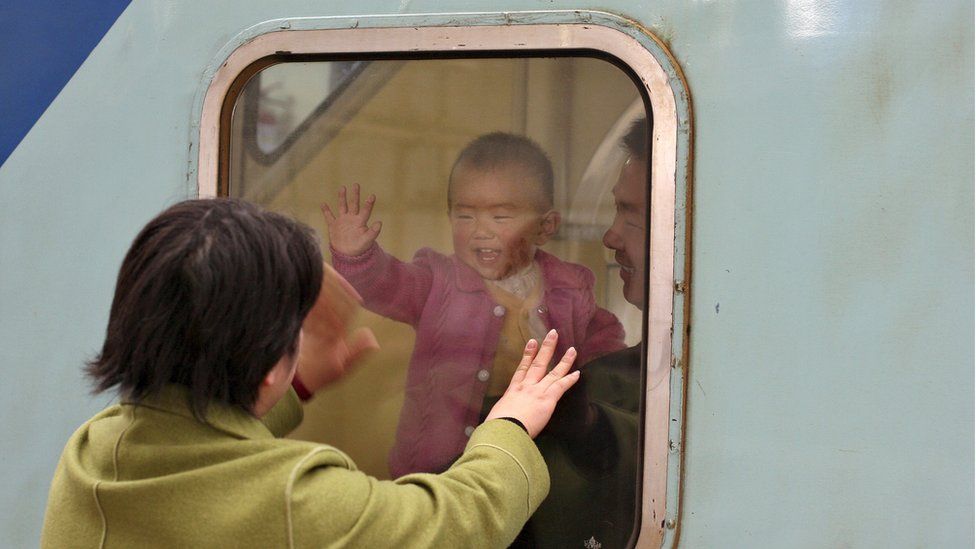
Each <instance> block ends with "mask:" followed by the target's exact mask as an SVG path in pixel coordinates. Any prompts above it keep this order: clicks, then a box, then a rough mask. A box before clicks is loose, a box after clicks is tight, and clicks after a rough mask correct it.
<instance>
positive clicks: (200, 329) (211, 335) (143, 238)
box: [87, 199, 322, 419]
mask: <svg viewBox="0 0 976 549" xmlns="http://www.w3.org/2000/svg"><path fill="white" fill-rule="evenodd" d="M321 284H322V255H321V251H320V250H319V246H318V243H317V241H316V239H315V237H314V234H313V233H312V231H311V229H309V228H308V227H307V226H305V225H302V224H301V223H298V222H296V221H293V220H291V219H288V218H287V217H285V216H282V215H279V214H276V213H272V212H268V211H265V210H262V209H261V208H259V207H257V206H255V205H253V204H250V203H248V202H245V201H243V200H237V199H212V200H187V201H185V202H180V203H179V204H176V205H174V206H172V207H170V208H168V209H167V210H166V211H164V212H163V213H161V214H159V215H158V216H156V218H155V219H153V220H152V221H150V222H149V224H148V225H146V227H145V228H144V229H143V230H142V232H140V233H139V235H138V236H137V237H136V239H135V241H134V242H133V243H132V247H131V248H130V249H129V252H128V253H127V254H126V256H125V260H124V261H123V262H122V268H121V269H120V270H119V279H118V282H117V284H116V286H115V297H114V299H113V300H112V310H111V312H110V314H109V321H108V330H107V333H106V336H105V344H104V346H103V347H102V351H101V353H99V355H98V356H97V357H96V358H95V359H94V360H92V361H91V362H89V363H88V368H87V372H88V374H89V375H90V376H91V377H92V379H93V380H94V383H95V391H96V392H101V391H104V390H107V389H110V388H112V387H115V386H118V389H119V393H120V395H121V396H122V398H123V399H125V400H128V401H132V402H139V401H140V400H142V399H143V398H144V397H146V396H148V395H151V394H154V393H156V392H157V391H159V390H160V389H161V388H162V387H163V386H164V385H166V384H170V383H175V384H179V385H183V386H185V387H186V388H188V389H189V394H190V404H191V406H192V409H193V413H194V414H195V415H196V416H197V417H199V418H201V419H202V418H203V417H204V416H205V413H206V407H207V404H208V403H210V402H221V403H225V404H230V405H233V406H238V407H240V408H243V409H245V410H248V411H250V410H251V408H252V407H253V405H254V403H255V401H256V399H257V391H258V387H259V386H260V383H261V381H262V380H263V379H264V377H265V375H267V373H268V371H269V370H270V369H271V368H272V367H273V366H274V365H275V364H276V363H277V362H278V361H279V360H280V359H281V358H282V357H284V356H286V355H292V354H293V353H295V352H296V351H297V348H296V345H297V342H298V335H299V332H300V330H301V327H302V321H303V320H304V319H305V316H306V315H307V314H308V312H309V310H310V309H311V308H312V305H313V304H314V303H315V299H316V298H317V297H318V293H319V288H320V287H321Z"/></svg>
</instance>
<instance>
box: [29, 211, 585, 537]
mask: <svg viewBox="0 0 976 549" xmlns="http://www.w3.org/2000/svg"><path fill="white" fill-rule="evenodd" d="M343 282H344V281H343V280H342V279H341V277H339V276H338V275H337V274H335V273H334V272H332V271H331V270H328V269H327V268H325V267H324V266H323V263H322V257H321V254H320V251H319V248H318V244H317V243H316V241H315V239H314V238H313V235H312V233H311V231H310V230H309V229H308V228H307V227H305V226H303V225H301V224H299V223H296V222H294V221H292V220H290V219H288V218H285V217H284V216H281V215H278V214H274V213H271V212H267V211H264V210H261V209H259V208H258V207H256V206H254V205H251V204H249V203H247V202H244V201H240V200H231V199H217V200H190V201H186V202H182V203H179V204H177V205H175V206H173V207H171V208H169V209H167V210H166V211H164V212H163V213H161V214H160V215H159V216H157V217H156V218H155V219H153V220H152V221H150V222H149V224H148V225H147V226H146V227H145V228H144V229H143V230H142V232H141V233H140V234H139V235H138V236H137V237H136V239H135V242H133V244H132V247H131V248H130V250H129V252H128V254H127V255H126V257H125V260H124V261H123V263H122V268H121V270H120V273H119V278H118V282H117V285H116V291H115V297H114V300H113V302H112V308H111V312H110V315H109V323H108V330H107V334H106V338H105V343H104V346H103V347H102V350H101V353H100V354H99V355H98V356H97V357H96V358H95V359H94V360H93V361H92V362H91V363H90V364H89V367H88V373H89V375H90V376H91V378H92V379H93V380H94V382H95V385H96V391H104V390H107V389H111V388H117V389H118V391H119V394H120V397H121V401H120V403H119V404H117V405H114V406H111V407H109V408H107V409H106V410H104V411H102V412H101V413H99V414H97V415H96V416H95V417H93V418H92V419H90V420H89V421H88V422H87V423H85V424H84V425H83V426H82V427H81V428H79V429H78V431H76V432H75V434H74V435H73V436H72V437H71V439H70V440H69V442H68V444H67V446H66V448H65V451H64V453H63V454H62V456H61V461H60V462H59V464H58V468H57V471H56V473H55V476H54V480H53V482H52V486H51V491H50V496H49V499H48V505H47V512H46V516H45V521H44V530H43V533H42V539H41V545H42V546H43V547H64V546H72V547H77V546H81V547H90V546H99V547H143V546H156V547H184V546H185V547H222V546H226V547H294V546H299V547H306V546H323V545H336V546H354V547H381V546H389V547H393V546H396V547H403V546H410V547H413V546H418V547H421V546H422V547H456V546H457V547H475V546H485V547H503V546H506V545H508V544H509V543H510V542H511V541H512V540H513V539H514V538H515V535H516V533H517V532H518V531H519V529H520V528H521V527H522V525H523V524H524V522H525V521H526V519H527V518H528V517H529V516H530V515H531V514H532V512H533V511H534V510H535V509H536V507H538V505H539V503H540V502H541V501H542V499H543V498H544V497H545V496H546V494H547V492H548V489H549V476H548V472H547V470H546V466H545V463H544V461H543V460H542V457H541V456H540V454H539V451H538V450H537V449H536V447H535V444H534V443H533V441H532V437H534V436H535V435H537V434H538V433H539V431H541V430H542V428H543V427H544V426H545V424H546V422H547V421H548V420H549V417H550V416H551V414H552V411H553V408H554V407H555V404H556V401H557V400H558V399H559V398H560V396H562V394H563V393H564V392H565V391H566V389H568V388H569V387H570V386H572V385H573V383H574V382H575V381H576V380H577V379H578V374H570V375H567V372H568V371H569V369H570V366H571V364H572V362H573V360H574V358H575V352H573V350H572V349H571V350H570V351H569V352H568V353H566V355H565V356H564V357H563V358H562V359H561V360H560V362H559V363H558V364H557V365H556V367H555V368H553V369H552V370H551V371H548V373H547V366H548V363H549V361H550V359H551V357H552V354H553V349H554V348H555V342H556V339H557V336H556V334H555V332H550V333H549V334H548V335H547V336H546V338H545V339H544V340H543V341H542V342H541V344H539V343H537V342H535V341H530V342H529V344H528V345H527V346H526V348H525V353H524V355H523V357H522V361H521V363H520V364H519V366H518V369H517V370H516V373H515V376H514V377H513V379H512V383H511V385H510V386H509V389H508V391H507V392H506V393H505V395H504V396H503V397H502V398H501V400H499V402H498V404H497V405H495V407H494V408H493V410H492V412H491V414H489V416H488V419H487V420H486V421H485V422H484V423H483V424H482V425H481V426H479V427H478V428H477V429H476V430H475V431H474V433H473V434H472V435H471V439H470V441H469V443H468V445H467V448H466V449H465V452H464V454H463V455H462V456H461V457H460V458H459V459H458V460H457V462H456V463H455V464H454V465H453V466H452V467H451V468H450V469H449V470H448V471H446V472H445V473H443V474H440V475H429V474H418V475H408V476H405V477H401V478H400V479H397V480H396V481H379V480H377V479H374V478H371V477H368V476H366V475H365V474H363V473H361V472H359V471H357V470H356V468H355V465H354V464H353V463H352V461H351V460H350V459H349V458H348V457H347V456H346V455H345V454H343V453H342V452H341V451H339V450H337V449H335V448H333V447H330V446H326V445H321V444H315V443H311V442H304V441H297V440H285V439H281V438H278V437H280V436H281V435H284V434H285V433H287V432H288V431H290V430H291V429H293V428H294V427H295V426H297V425H298V423H299V422H300V421H301V418H302V409H301V405H300V403H299V398H298V395H297V393H296V391H295V390H293V389H292V387H293V385H294V387H295V388H297V389H298V390H300V391H301V392H302V393H303V394H305V396H308V395H309V394H311V393H314V391H315V390H316V389H318V388H320V387H321V386H323V385H325V384H327V383H329V382H331V381H333V380H334V379H336V378H338V377H340V376H341V375H342V374H343V373H344V372H345V371H346V369H347V368H348V367H349V366H350V365H352V363H353V362H355V360H356V358H357V357H358V356H359V355H360V354H361V353H362V352H364V351H366V350H368V349H370V348H372V347H374V346H375V340H373V338H372V335H371V334H369V333H367V332H359V333H353V334H348V333H347V329H346V326H347V323H348V321H349V318H350V315H351V314H352V312H353V310H354V309H355V308H356V306H357V305H356V299H357V296H356V295H355V293H354V292H352V291H351V288H349V287H348V285H347V284H344V283H343Z"/></svg>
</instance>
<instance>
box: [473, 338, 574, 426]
mask: <svg viewBox="0 0 976 549" xmlns="http://www.w3.org/2000/svg"><path fill="white" fill-rule="evenodd" d="M558 339H559V336H558V335H557V334H556V330H552V331H550V332H549V333H548V334H547V335H546V338H545V339H544V340H543V341H542V347H541V348H540V347H539V344H538V343H536V341H535V340H534V339H530V340H529V342H528V343H526V344H525V352H524V353H522V361H521V362H520V363H519V366H518V368H517V369H516V370H515V375H514V376H512V382H511V383H510V384H509V385H508V389H506V390H505V394H504V395H502V398H500V399H499V400H498V402H497V403H495V406H494V407H492V409H491V412H490V413H489V414H488V417H487V418H485V419H486V421H487V420H489V419H495V418H501V417H511V418H515V419H517V420H519V421H520V422H522V425H525V430H526V431H528V432H529V436H531V437H532V438H535V436H536V435H538V434H539V431H541V430H542V428H543V427H545V426H546V423H548V422H549V418H550V417H552V411H553V409H554V408H555V407H556V402H557V401H559V398H560V397H562V396H563V393H565V392H566V390H567V389H569V388H570V387H572V386H573V384H574V383H576V380H578V379H579V376H580V374H579V371H576V372H573V373H572V374H569V375H566V374H567V372H569V368H570V367H571V366H572V365H573V361H574V360H576V349H574V348H572V347H570V348H569V350H568V351H566V354H565V355H563V358H562V360H560V361H559V364H557V365H556V367H555V368H553V369H552V371H550V372H549V373H548V374H547V373H546V369H547V368H548V366H549V360H550V359H551V358H552V354H553V352H555V349H556V341H557V340H558ZM537 353H538V354H537Z"/></svg>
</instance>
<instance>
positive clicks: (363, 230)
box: [322, 183, 383, 255]
mask: <svg viewBox="0 0 976 549" xmlns="http://www.w3.org/2000/svg"><path fill="white" fill-rule="evenodd" d="M375 203H376V195H372V194H371V195H369V196H368V197H366V200H365V201H364V202H363V206H362V208H360V207H359V184H358V183H357V184H355V185H353V186H352V190H351V192H350V193H349V197H348V200H347V199H346V187H345V186H342V187H339V200H338V201H337V202H336V210H337V212H333V211H332V208H330V207H329V204H328V203H323V204H322V216H323V217H324V218H325V225H326V226H327V227H328V229H329V244H330V245H331V246H332V248H333V249H335V250H336V251H337V252H339V253H341V254H343V255H359V254H361V253H363V252H365V251H366V250H368V249H369V247H370V246H371V245H372V244H373V242H374V241H376V237H377V236H379V234H380V230H381V229H382V228H383V223H382V222H381V221H376V222H374V223H373V224H372V225H369V216H370V214H372V213H373V205H374V204H375Z"/></svg>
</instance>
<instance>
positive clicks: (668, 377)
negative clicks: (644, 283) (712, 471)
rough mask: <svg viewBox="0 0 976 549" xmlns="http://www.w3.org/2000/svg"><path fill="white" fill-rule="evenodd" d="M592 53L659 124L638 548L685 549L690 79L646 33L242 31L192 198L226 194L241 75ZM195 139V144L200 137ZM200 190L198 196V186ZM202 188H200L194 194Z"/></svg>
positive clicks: (587, 27) (376, 26) (370, 19)
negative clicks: (309, 59) (369, 61)
mask: <svg viewBox="0 0 976 549" xmlns="http://www.w3.org/2000/svg"><path fill="white" fill-rule="evenodd" d="M532 50H536V51H559V50H591V51H595V52H601V53H602V54H604V55H607V56H610V57H612V58H615V59H616V60H617V61H619V62H620V63H622V64H623V65H625V66H627V67H628V68H629V69H630V70H631V71H633V73H634V74H636V75H637V77H638V78H639V80H640V83H641V84H642V85H643V86H644V91H645V92H646V93H647V96H648V97H649V98H650V106H651V109H652V110H653V115H654V129H653V135H652V136H651V138H652V139H653V146H652V151H651V153H652V154H651V184H652V187H651V197H650V200H651V227H650V238H649V242H648V245H649V250H648V258H649V271H648V273H649V276H648V293H647V296H648V303H649V306H648V307H647V310H646V314H647V320H646V322H645V327H646V333H645V334H644V342H645V344H646V345H645V351H646V353H647V355H646V357H645V359H646V364H647V371H646V379H647V385H646V394H645V407H644V408H645V410H644V412H645V414H644V471H643V490H642V492H643V496H642V508H641V526H640V532H639V537H638V540H637V546H638V547H659V546H661V545H664V546H674V545H676V543H677V537H678V536H677V534H678V530H677V518H678V511H679V498H678V492H679V488H680V479H681V459H682V454H683V452H682V451H681V447H682V438H683V436H684V432H683V425H684V422H683V402H684V399H685V391H686V387H685V384H684V379H685V378H686V377H687V375H686V372H685V367H686V366H685V365H686V364H687V354H688V337H687V326H688V313H689V310H690V308H689V307H690V302H689V276H690V253H689V252H690V242H689V240H690V239H689V235H690V215H689V212H690V196H691V195H690V184H691V142H692V141H691V107H690V95H689V93H688V88H687V85H686V83H685V81H684V78H683V76H682V75H681V73H680V70H679V69H678V67H677V65H676V64H675V63H674V59H673V58H672V56H671V55H670V53H669V52H668V51H667V49H666V48H665V46H664V45H663V43H662V42H661V41H660V40H658V39H657V38H655V37H654V36H653V35H651V34H650V33H649V32H648V31H647V30H646V29H644V28H643V27H642V26H641V25H640V24H639V23H637V22H634V21H631V20H628V19H625V18H623V17H620V16H616V15H613V14H609V13H603V12H592V11H541V12H509V13H477V14H428V15H409V16H398V15H397V16H364V17H320V18H295V19H281V20H274V21H267V22H264V23H261V24H258V25H255V26H254V27H251V28H249V29H246V30H245V31H243V32H242V33H241V34H239V35H238V36H237V37H235V38H234V39H233V40H232V41H231V42H230V43H228V44H227V45H225V46H224V47H223V48H222V50H221V51H220V52H219V53H218V55H217V56H216V58H215V61H214V63H212V64H211V66H210V67H209V68H208V70H207V71H206V73H205V75H204V78H203V81H202V83H201V88H200V92H198V94H197V97H196V100H195V104H194V109H195V110H194V112H195V113H199V121H198V124H195V125H194V126H193V127H194V130H193V131H194V135H191V147H190V151H189V153H190V156H189V158H188V163H189V166H190V169H189V173H188V180H187V181H188V186H189V187H190V188H188V191H189V192H190V193H192V194H197V195H198V196H200V197H213V196H217V194H218V177H219V173H220V170H219V165H218V162H220V161H221V155H222V146H223V148H224V149H226V148H227V144H222V143H221V131H222V130H226V126H227V120H228V119H229V114H228V113H229V112H230V111H231V110H232V108H233V102H234V101H235V100H236V97H237V94H238V93H239V88H240V86H241V78H240V77H241V75H242V74H246V73H247V72H249V71H250V72H252V74H253V71H255V70H256V69H255V67H260V66H261V65H262V64H261V63H260V61H261V60H262V59H268V58H270V57H274V56H281V55H283V54H284V55H323V54H324V55H330V54H335V55H349V54H361V55H364V56H369V55H383V54H402V53H410V54H416V55H423V54H429V55H435V54H438V53H440V54H444V53H451V54H459V53H460V54H463V53H466V52H470V53H471V54H472V55H477V54H478V53H482V54H483V53H484V52H494V53H505V52H512V53H513V55H517V54H518V52H523V53H524V52H526V51H532ZM197 129H199V134H196V130H197ZM194 181H195V185H194V184H193V182H194ZM193 187H195V188H193Z"/></svg>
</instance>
